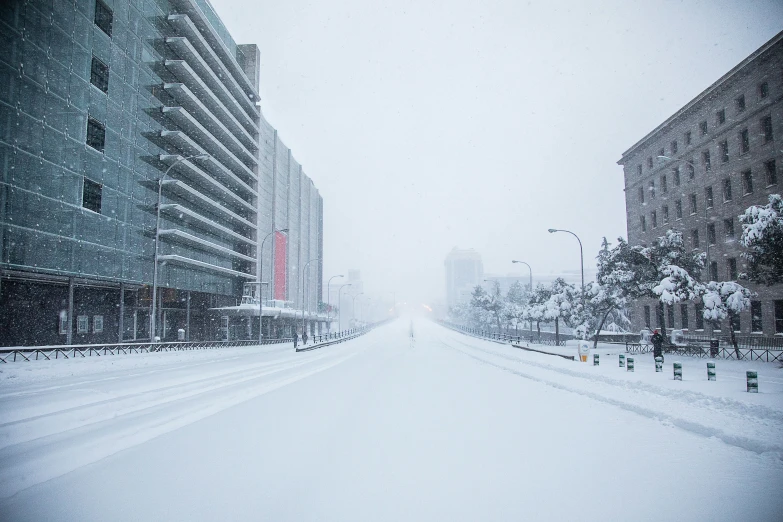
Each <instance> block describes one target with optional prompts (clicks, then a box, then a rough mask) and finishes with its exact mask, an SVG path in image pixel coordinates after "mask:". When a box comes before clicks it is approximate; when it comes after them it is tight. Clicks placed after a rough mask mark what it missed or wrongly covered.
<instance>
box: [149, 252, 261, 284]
mask: <svg viewBox="0 0 783 522" xmlns="http://www.w3.org/2000/svg"><path fill="white" fill-rule="evenodd" d="M158 261H159V262H161V263H172V264H175V265H185V266H195V267H197V268H200V269H202V270H205V271H208V272H218V273H221V274H227V275H231V276H234V277H243V278H245V279H256V276H255V275H253V274H246V273H244V272H239V271H237V270H231V269H230V268H224V267H222V266H217V265H213V264H210V263H205V262H203V261H196V260H195V259H189V258H187V257H183V256H178V255H165V256H158Z"/></svg>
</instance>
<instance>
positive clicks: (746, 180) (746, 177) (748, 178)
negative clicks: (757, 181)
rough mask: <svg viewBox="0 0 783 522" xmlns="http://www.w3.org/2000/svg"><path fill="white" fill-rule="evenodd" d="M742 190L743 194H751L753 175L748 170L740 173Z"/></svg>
mask: <svg viewBox="0 0 783 522" xmlns="http://www.w3.org/2000/svg"><path fill="white" fill-rule="evenodd" d="M742 189H743V190H744V191H745V194H753V173H752V172H751V171H750V170H746V171H744V172H743V173H742Z"/></svg>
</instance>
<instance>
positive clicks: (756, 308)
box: [750, 301, 764, 333]
mask: <svg viewBox="0 0 783 522" xmlns="http://www.w3.org/2000/svg"><path fill="white" fill-rule="evenodd" d="M750 331H751V332H758V333H761V332H762V331H764V322H763V321H762V320H761V301H751V302H750Z"/></svg>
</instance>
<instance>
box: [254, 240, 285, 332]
mask: <svg viewBox="0 0 783 522" xmlns="http://www.w3.org/2000/svg"><path fill="white" fill-rule="evenodd" d="M275 232H280V233H281V234H287V233H288V229H287V228H283V229H280V230H273V231H271V232H270V233H268V234H267V235H266V236H264V240H263V241H261V248H260V249H259V254H258V344H261V342H262V340H263V339H264V304H263V303H264V300H263V297H262V295H261V294H262V293H263V292H262V288H263V287H264V282H263V281H264V277H263V276H264V243H266V240H267V239H269V236H271V235H272V234H274V233H275Z"/></svg>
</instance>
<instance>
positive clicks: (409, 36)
mask: <svg viewBox="0 0 783 522" xmlns="http://www.w3.org/2000/svg"><path fill="white" fill-rule="evenodd" d="M211 1H212V4H213V5H214V7H215V9H216V10H217V12H218V14H219V16H220V17H221V18H222V19H223V21H224V22H225V24H226V26H227V27H228V29H229V31H230V32H231V33H232V35H233V36H234V38H235V40H236V41H237V42H238V43H255V44H257V45H258V46H259V48H260V51H261V89H260V91H261V92H260V94H261V96H262V99H263V102H262V110H263V111H264V114H265V116H266V118H267V119H268V120H269V121H270V123H271V124H272V125H273V126H275V127H276V128H277V129H278V131H279V133H280V136H281V138H282V139H283V141H284V142H285V143H286V145H287V146H289V147H290V148H291V149H292V150H293V154H294V156H295V157H296V158H297V159H298V160H299V162H300V163H301V164H302V165H303V167H304V169H305V172H306V173H307V174H308V175H309V176H310V177H311V178H312V179H313V181H314V182H315V185H316V187H317V188H318V190H319V191H320V192H321V195H322V196H323V198H324V257H325V268H324V278H327V277H329V276H331V275H334V274H338V273H345V271H346V270H347V269H348V268H357V269H360V270H361V271H362V276H363V279H364V281H365V292H366V293H368V294H376V295H379V294H380V293H381V292H386V291H392V290H396V291H397V294H398V297H402V298H405V299H409V300H413V299H417V300H423V301H425V302H432V301H434V300H436V299H443V293H444V292H445V283H444V281H445V274H444V268H443V261H444V258H445V256H446V254H447V253H448V252H449V251H450V250H451V248H452V247H454V246H458V247H460V248H475V249H476V250H477V251H478V252H480V253H481V255H482V257H483V261H484V268H485V271H487V272H492V273H497V274H505V273H508V272H514V271H517V272H519V270H518V269H516V267H518V266H520V265H512V264H511V263H510V261H511V259H522V260H525V261H527V262H528V263H530V265H531V266H532V267H533V276H534V279H535V277H536V274H537V273H542V274H543V273H550V272H553V271H562V270H578V268H579V250H578V245H577V244H576V241H575V240H574V238H573V237H571V236H569V235H567V234H549V233H548V232H547V229H548V228H551V227H554V228H566V229H569V230H572V231H573V232H575V233H576V234H578V235H579V236H580V237H581V239H582V242H583V243H584V247H585V265H586V266H589V267H592V266H594V258H595V255H596V253H597V251H598V248H599V246H600V242H601V238H602V237H603V236H607V237H609V238H610V239H614V238H616V237H617V236H623V237H625V236H626V226H625V199H624V195H623V175H622V169H621V168H620V167H619V166H618V165H617V164H616V162H617V160H618V159H619V158H620V156H621V154H622V153H623V151H625V150H626V149H628V148H629V147H630V146H631V145H633V144H634V143H636V142H637V141H638V140H639V139H641V138H642V137H643V136H644V135H645V134H647V133H648V132H649V131H651V130H652V129H653V128H655V127H656V126H657V125H658V124H660V123H662V122H663V121H664V120H665V119H666V118H667V117H669V116H671V115H672V114H673V113H674V112H675V111H677V109H679V108H680V107H682V106H683V105H684V104H686V103H687V102H688V101H690V100H691V99H692V98H694V97H695V96H696V95H698V94H699V93H700V92H701V91H703V90H704V89H705V88H706V87H708V86H709V85H710V84H712V83H713V82H714V81H716V80H717V79H718V78H719V77H721V76H722V75H723V74H725V73H726V72H728V70H729V69H731V68H732V67H734V66H735V65H736V64H737V63H739V62H740V61H741V60H742V59H744V58H745V57H746V56H747V55H749V54H750V53H751V52H753V51H754V50H756V49H757V48H758V47H760V46H761V45H762V44H763V43H764V42H766V41H767V40H769V39H770V38H772V37H773V36H774V35H775V34H777V33H778V32H779V31H780V30H781V29H783V2H781V1H780V0H763V1H753V0H737V1H729V0H714V1H704V2H700V1H695V0H694V1H688V0H685V1H674V0H671V1H654V2H653V1H649V2H631V1H627V0H623V1H602V2H587V1H563V2H554V1H552V2H549V1H530V2H527V1H511V0H498V1H482V2H477V1H472V2H466V1H429V0H414V1H408V0H396V1H388V2H377V1H370V0H338V1H333V2H312V1H307V0H285V1H280V0H275V1H271V0H211ZM524 273H526V272H524Z"/></svg>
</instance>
